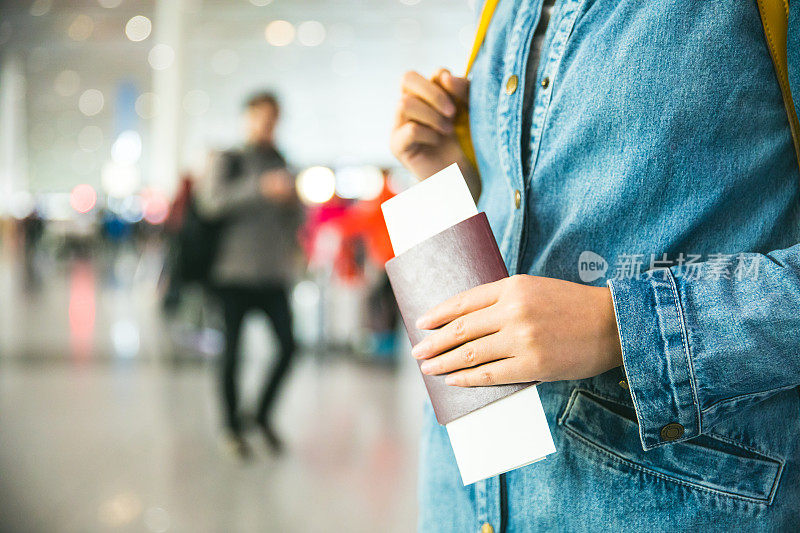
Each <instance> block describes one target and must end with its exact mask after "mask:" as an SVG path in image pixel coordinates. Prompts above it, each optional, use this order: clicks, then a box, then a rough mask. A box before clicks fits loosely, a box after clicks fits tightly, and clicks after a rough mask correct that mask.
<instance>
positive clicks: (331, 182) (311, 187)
mask: <svg viewBox="0 0 800 533" xmlns="http://www.w3.org/2000/svg"><path fill="white" fill-rule="evenodd" d="M335 192H336V176H335V175H334V173H333V170H331V169H329V168H327V167H310V168H307V169H305V170H304V171H302V172H301V173H300V175H299V176H297V194H298V195H299V196H300V199H301V200H303V202H305V203H307V204H322V203H325V202H327V201H328V200H330V199H331V198H333V195H334V193H335Z"/></svg>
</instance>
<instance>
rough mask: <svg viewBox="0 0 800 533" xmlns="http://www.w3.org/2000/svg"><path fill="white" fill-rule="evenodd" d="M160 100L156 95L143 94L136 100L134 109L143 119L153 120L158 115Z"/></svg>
mask: <svg viewBox="0 0 800 533" xmlns="http://www.w3.org/2000/svg"><path fill="white" fill-rule="evenodd" d="M158 104H159V98H158V95H157V94H155V93H142V94H140V95H139V97H138V98H137V99H136V103H135V104H134V108H135V109H136V114H137V115H139V116H140V117H142V118H153V117H154V116H156V115H157V114H158Z"/></svg>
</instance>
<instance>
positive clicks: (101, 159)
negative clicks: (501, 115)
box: [0, 0, 474, 532]
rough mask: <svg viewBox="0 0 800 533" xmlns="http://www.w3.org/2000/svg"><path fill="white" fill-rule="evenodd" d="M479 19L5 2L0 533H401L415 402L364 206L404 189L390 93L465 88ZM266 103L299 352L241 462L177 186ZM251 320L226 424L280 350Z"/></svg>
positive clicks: (455, 12)
mask: <svg viewBox="0 0 800 533" xmlns="http://www.w3.org/2000/svg"><path fill="white" fill-rule="evenodd" d="M472 8H473V5H472V2H469V1H467V0H4V1H3V2H0V62H1V63H0V69H1V70H0V530H2V531H11V532H18V531H37V532H38V531H47V532H51V531H76V532H77V531H80V532H89V531H150V532H165V531H192V532H196V531H232V532H236V531H330V530H334V529H336V530H340V531H370V532H372V531H409V530H413V529H414V527H415V521H416V502H415V499H416V494H415V493H416V490H415V484H416V457H417V449H418V444H417V437H418V432H419V424H420V418H421V410H422V405H423V401H424V398H425V395H424V390H423V387H422V383H421V379H420V378H419V375H418V373H417V370H416V365H415V364H414V363H413V362H412V361H411V360H410V358H409V357H408V356H407V352H408V349H409V348H408V341H407V338H406V336H405V332H404V331H403V328H402V325H401V324H400V323H399V322H398V319H397V316H396V310H395V309H394V307H393V301H392V299H391V296H390V295H388V296H387V291H386V288H387V287H386V279H385V274H384V272H383V262H384V261H385V260H386V259H387V258H388V257H390V256H391V250H390V248H389V249H388V252H387V243H388V241H387V238H386V235H385V226H383V223H382V219H381V217H380V211H379V204H380V201H382V200H385V199H386V198H388V197H390V196H391V195H392V194H396V193H397V192H399V191H401V190H403V189H404V188H406V187H408V186H409V185H410V184H411V183H412V182H413V180H412V178H411V177H410V176H409V175H407V174H406V173H404V172H403V171H402V169H400V168H398V167H397V163H396V161H394V160H393V158H392V157H391V154H390V153H389V148H388V137H389V131H390V128H391V124H392V120H393V114H394V107H395V104H396V101H397V98H398V96H399V82H400V78H401V76H402V74H403V72H405V71H406V70H410V69H414V70H419V71H420V72H422V73H423V74H425V75H430V74H432V73H433V71H434V70H435V69H436V68H437V67H439V66H447V67H450V68H452V69H454V71H456V72H460V71H461V70H462V69H463V68H464V65H465V63H466V56H467V52H468V47H469V45H470V44H471V40H472V35H473V31H474V30H473V26H472V20H473V12H472ZM264 90H268V91H272V92H273V93H274V94H275V95H277V98H278V101H279V102H280V121H279V123H278V126H277V131H276V140H275V145H276V147H277V149H278V150H279V151H280V153H281V154H282V155H283V157H285V160H286V165H285V166H286V168H287V169H288V170H289V172H290V175H291V177H292V180H293V188H294V191H295V192H294V193H293V194H294V196H293V198H295V199H296V201H297V203H298V206H299V209H300V211H301V212H302V222H301V224H300V225H299V226H298V227H297V228H293V229H291V230H289V229H286V230H282V229H277V230H276V229H275V228H270V229H269V230H266V229H265V231H264V237H263V239H264V242H266V243H269V242H270V241H271V239H274V238H275V234H274V233H270V232H274V231H291V235H292V238H293V239H296V242H297V256H296V257H293V258H292V264H293V265H295V267H294V269H293V271H292V275H291V278H290V280H289V281H287V282H286V287H285V288H286V292H287V295H288V303H289V306H290V309H291V315H292V316H293V318H294V322H293V325H292V329H293V333H294V338H295V339H296V343H297V350H296V354H295V356H294V359H293V362H292V365H291V368H290V371H289V373H288V375H287V378H286V381H285V383H284V384H283V386H282V388H281V389H280V391H279V394H278V397H277V399H276V402H275V406H274V412H273V416H272V424H273V427H274V430H275V431H276V432H277V433H278V434H279V435H280V437H281V439H282V441H283V446H282V451H278V450H277V449H275V448H271V447H270V446H269V445H268V443H265V442H264V441H263V439H261V438H260V436H259V435H258V433H254V432H252V431H250V429H248V430H247V431H243V435H242V438H243V439H244V440H245V443H246V444H247V445H248V446H249V453H248V454H242V453H235V451H236V450H234V453H230V452H231V449H230V448H228V449H227V450H226V449H225V446H224V435H225V430H224V423H223V415H222V408H221V406H220V401H221V400H220V386H219V361H220V359H221V354H222V353H223V352H225V346H226V343H225V326H224V324H225V320H224V319H223V316H222V315H223V312H222V310H221V305H220V302H219V301H218V299H217V298H216V297H215V292H214V290H212V287H210V285H212V284H210V283H209V282H204V281H203V280H198V279H193V278H191V276H186V275H185V273H184V271H183V270H185V267H184V269H183V270H182V269H181V267H180V264H181V261H183V262H184V263H185V262H186V257H185V256H186V254H187V251H186V247H187V246H189V245H187V242H196V239H195V241H192V240H191V239H188V241H187V231H188V230H187V227H189V226H190V225H191V223H197V222H198V220H200V221H201V222H203V221H202V220H201V219H202V216H201V215H202V213H201V215H198V214H197V213H195V210H194V209H193V207H194V206H195V203H196V202H195V196H196V193H193V192H192V191H193V190H196V189H197V188H198V187H199V188H202V186H203V183H204V180H206V179H207V176H208V173H209V172H210V171H209V168H210V165H209V160H210V154H212V155H213V154H215V153H219V151H221V150H231V149H236V148H237V147H239V148H241V147H242V146H243V145H244V143H245V142H246V139H245V125H244V119H243V115H244V114H245V113H246V110H245V102H246V100H247V99H248V97H250V96H251V95H252V94H254V93H257V92H259V91H264ZM262 189H263V184H262ZM265 194H266V193H265ZM187 213H188V214H187ZM387 254H388V255H387ZM270 324H271V322H270V320H269V319H268V318H267V316H265V314H264V313H260V312H257V311H253V310H250V311H248V312H247V314H246V315H245V317H244V321H243V324H242V329H241V334H240V337H239V338H240V343H239V347H238V352H237V353H239V354H240V356H241V360H240V365H239V367H238V369H237V382H238V383H239V384H240V389H239V391H240V398H239V399H240V405H241V410H242V411H243V412H244V413H247V412H248V410H249V411H252V410H253V409H255V407H252V406H253V405H255V403H256V402H257V401H258V397H259V395H260V391H261V389H262V387H263V385H264V379H265V378H264V376H265V373H266V372H267V371H268V370H269V369H270V368H272V367H273V365H275V364H276V359H277V358H278V355H279V352H280V348H279V342H278V339H277V338H276V331H275V329H274V328H272V327H270ZM221 438H222V439H223V441H221ZM221 442H222V445H221ZM239 451H241V450H239Z"/></svg>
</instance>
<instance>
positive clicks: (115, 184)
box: [100, 161, 140, 198]
mask: <svg viewBox="0 0 800 533" xmlns="http://www.w3.org/2000/svg"><path fill="white" fill-rule="evenodd" d="M100 179H101V181H102V184H103V190H104V191H105V193H106V194H107V195H108V196H110V197H112V198H126V197H128V196H130V195H131V194H133V193H134V192H136V190H137V189H138V188H139V183H140V177H139V169H138V168H136V166H135V165H125V164H121V163H115V162H114V161H109V162H107V163H106V164H105V165H103V169H102V171H101V173H100Z"/></svg>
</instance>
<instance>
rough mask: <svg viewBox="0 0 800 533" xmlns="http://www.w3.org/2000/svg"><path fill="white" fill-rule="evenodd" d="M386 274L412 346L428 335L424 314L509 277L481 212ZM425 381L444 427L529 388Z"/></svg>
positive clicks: (392, 263) (401, 258) (397, 261)
mask: <svg viewBox="0 0 800 533" xmlns="http://www.w3.org/2000/svg"><path fill="white" fill-rule="evenodd" d="M386 272H387V274H388V275H389V281H390V282H391V284H392V290H393V291H394V295H395V298H396V299H397V305H398V307H399V308H400V314H401V315H402V317H403V323H404V324H405V326H406V331H407V332H408V337H409V339H410V340H411V344H412V346H413V345H416V344H417V343H419V342H420V341H421V340H422V339H423V338H425V337H426V336H427V335H429V334H430V331H425V330H419V329H417V328H416V327H415V326H414V324H415V323H416V321H417V318H419V317H420V316H421V315H422V314H423V313H424V312H425V311H427V310H428V309H430V308H431V307H433V306H435V305H436V304H439V303H441V302H443V301H445V300H447V299H448V298H450V297H451V296H455V295H456V294H458V293H460V292H463V291H465V290H467V289H471V288H472V287H477V286H478V285H482V284H484V283H490V282H492V281H497V280H499V279H503V278H507V277H508V271H507V270H506V265H505V263H504V262H503V257H502V256H501V255H500V250H499V249H498V248H497V242H496V241H495V239H494V235H493V234H492V230H491V228H490V227H489V221H488V219H487V218H486V213H483V212H481V213H478V214H477V215H474V216H471V217H470V218H468V219H466V220H463V221H461V222H459V223H458V224H456V225H454V226H451V227H449V228H447V229H446V230H444V231H442V232H441V233H438V234H437V235H434V236H433V237H431V238H429V239H427V240H425V241H423V242H421V243H419V244H417V245H416V246H414V247H413V248H410V249H408V250H406V251H405V252H403V253H402V254H400V255H398V256H397V257H395V258H393V259H390V260H389V261H388V262H387V263H386ZM422 379H423V380H424V381H425V387H426V388H427V389H428V395H429V396H430V398H431V404H433V410H434V412H435V413H436V419H437V420H438V421H439V423H440V424H442V425H444V424H448V423H450V422H452V421H453V420H455V419H456V418H459V417H462V416H464V415H466V414H469V413H471V412H472V411H475V410H477V409H480V408H481V407H484V406H485V405H488V404H490V403H492V402H495V401H497V400H500V399H502V398H505V397H506V396H508V395H510V394H513V393H515V392H517V391H518V390H521V389H524V388H525V387H528V386H530V385H531V384H530V383H517V384H512V385H494V386H489V387H468V388H467V387H454V386H450V385H446V384H445V382H444V376H427V375H425V374H422Z"/></svg>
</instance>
